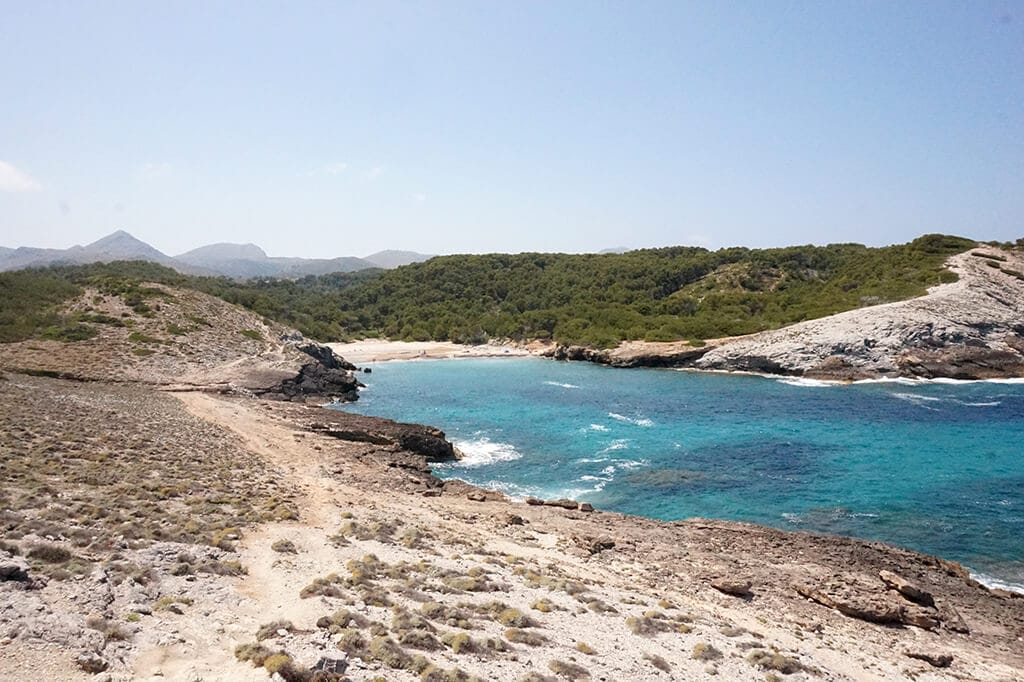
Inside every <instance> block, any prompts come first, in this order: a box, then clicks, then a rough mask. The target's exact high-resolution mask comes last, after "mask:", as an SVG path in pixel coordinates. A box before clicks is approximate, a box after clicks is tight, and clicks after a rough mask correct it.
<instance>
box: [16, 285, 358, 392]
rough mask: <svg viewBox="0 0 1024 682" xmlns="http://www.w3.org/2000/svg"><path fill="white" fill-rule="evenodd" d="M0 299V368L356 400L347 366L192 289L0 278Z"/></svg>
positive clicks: (276, 326)
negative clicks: (0, 323) (1, 295)
mask: <svg viewBox="0 0 1024 682" xmlns="http://www.w3.org/2000/svg"><path fill="white" fill-rule="evenodd" d="M47 283H49V284H50V285H52V286H50V287H47V286H46V284H47ZM0 292H3V294H4V299H5V300H4V302H3V303H2V304H0V322H2V325H0V331H2V335H0V369H6V370H11V371H18V372H28V373H32V374H39V375H43V376H61V377H66V378H72V379H76V380H80V381H119V382H120V381H132V382H139V383H143V384H149V385H153V386H159V387H163V388H173V387H177V388H188V387H191V388H201V389H203V390H217V391H220V390H243V391H248V392H250V393H255V394H259V395H266V396H268V397H279V398H285V399H297V400H301V399H303V398H304V397H305V396H307V395H317V396H322V395H327V396H331V397H335V398H339V399H354V398H355V396H356V394H355V391H356V388H357V385H358V382H357V381H356V380H355V377H354V376H353V374H352V372H351V370H352V369H354V368H353V367H352V366H351V365H348V364H347V363H343V362H341V361H340V360H338V359H337V358H336V357H335V356H334V355H333V354H332V353H331V352H330V351H329V350H328V349H326V348H325V347H323V346H320V345H319V344H316V343H313V342H310V341H308V340H306V339H304V338H303V337H302V336H301V334H298V333H297V332H295V331H293V330H290V329H288V328H286V327H283V326H282V325H280V324H277V323H274V322H270V321H266V320H263V319H262V318H260V317H259V316H257V315H254V314H253V313H251V312H249V311H246V310H244V309H242V308H239V307H236V306H233V305H230V304H228V303H226V302H224V301H223V300H221V299H218V298H216V297H213V296H210V295H208V294H204V293H201V292H198V291H194V290H191V289H182V288H176V287H172V286H167V285H166V284H157V283H151V282H146V281H145V280H140V279H135V278H130V277H124V276H110V275H107V276H97V277H95V278H92V279H91V280H90V281H89V282H88V283H86V284H84V286H77V285H75V284H71V283H69V282H67V281H62V280H42V279H40V278H39V277H37V276H34V275H33V273H5V274H3V275H0Z"/></svg>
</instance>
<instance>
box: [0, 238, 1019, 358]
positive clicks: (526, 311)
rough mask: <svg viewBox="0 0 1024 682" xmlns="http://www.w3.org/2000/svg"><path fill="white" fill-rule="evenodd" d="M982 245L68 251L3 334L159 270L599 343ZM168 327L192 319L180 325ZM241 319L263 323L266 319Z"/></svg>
mask: <svg viewBox="0 0 1024 682" xmlns="http://www.w3.org/2000/svg"><path fill="white" fill-rule="evenodd" d="M973 246H975V242H973V241H970V240H967V239H962V238H959V237H949V236H943V235H925V236H923V237H920V238H918V239H915V240H914V241H912V242H910V243H908V244H902V245H897V246H889V247H883V248H868V247H865V246H861V245H858V244H832V245H829V246H794V247H787V248H779V249H760V250H756V249H745V248H729V249H720V250H718V251H709V250H707V249H702V248H697V247H667V248H660V249H642V250H637V251H630V252H627V253H624V254H551V253H523V254H514V255H507V254H489V255H460V256H444V257H438V258H433V259H431V260H429V261H427V262H425V263H414V264H412V265H408V266H404V267H400V268H396V269H394V270H388V271H378V270H372V271H363V272H356V273H336V274H332V275H324V276H320V277H305V278H303V279H300V280H296V281H292V280H269V279H268V280H252V281H246V282H238V281H234V280H230V279H227V278H224V277H216V278H215V277H192V276H186V275H182V274H179V273H177V272H175V271H173V270H170V269H168V268H165V267H162V266H159V265H155V264H152V263H142V262H118V263H110V264H93V265H82V266H57V267H51V268H44V269H37V270H27V271H21V272H12V273H0V342H9V341H17V340H22V339H27V338H33V337H42V336H45V337H47V338H56V339H60V340H64V341H69V342H73V341H76V340H81V339H85V338H89V337H90V336H92V335H94V334H95V332H96V325H97V324H104V323H111V321H101V320H97V319H90V318H88V317H87V316H86V317H83V316H82V314H79V315H78V316H75V315H62V314H61V313H60V304H61V303H63V302H64V301H67V300H68V299H70V298H72V297H74V296H76V295H78V294H79V293H81V291H82V290H83V288H84V287H91V288H96V289H98V290H99V291H100V292H101V293H102V294H103V295H116V296H120V297H121V298H122V299H123V300H124V301H125V303H126V304H127V305H128V306H129V307H130V308H131V309H132V310H133V311H134V312H135V313H136V314H139V315H143V316H147V315H150V314H152V311H153V309H154V307H155V306H158V305H159V303H160V299H161V298H162V297H166V296H168V294H167V293H165V292H163V291H162V290H160V289H158V288H155V287H152V286H147V285H146V284H145V283H146V282H157V283H163V284H169V285H173V286H178V287H185V288H191V289H195V290H199V291H203V292H206V293H209V294H212V295H214V296H218V297H220V298H222V299H224V300H226V301H228V302H230V303H236V304H238V305H241V306H243V307H245V308H248V309H250V310H252V311H254V312H256V313H258V314H260V315H261V316H263V317H265V318H268V319H274V320H277V321H280V322H283V323H285V324H288V325H290V326H293V327H296V328H297V329H299V330H300V331H302V332H303V333H304V334H306V335H307V336H310V337H312V338H316V339H319V340H322V341H338V340H345V339H350V338H362V337H367V336H386V337H389V338H395V339H404V340H417V341H426V340H439V341H445V340H450V341H457V342H462V343H480V342H484V341H486V340H489V339H494V338H508V339H516V340H529V339H553V340H555V341H558V342H562V343H578V344H584V345H589V346H595V347H608V346H612V345H615V344H617V343H619V342H620V341H622V340H630V339H643V340H648V341H670V340H679V339H686V340H691V341H692V342H693V343H695V344H699V343H700V342H701V340H703V339H708V338H717V337H721V336H732V335H737V334H746V333H751V332H756V331H760V330H764V329H771V328H777V327H780V326H783V325H787V324H791V323H794V322H799V321H801V320H806V319H812V318H816V317H822V316H824V315H829V314H832V313H836V312H840V311H843V310H851V309H854V308H858V307H861V306H864V305H872V304H876V303H882V302H886V301H894V300H902V299H906V298H910V297H913V296H917V295H920V294H923V293H924V292H925V290H926V288H927V287H929V286H931V285H934V284H939V283H941V282H949V281H953V280H955V279H956V275H955V274H954V273H952V272H949V271H947V270H945V269H944V267H943V263H944V262H945V260H946V258H948V257H949V256H950V255H952V254H955V253H960V252H963V251H966V250H967V249H970V248H972V247H973ZM991 264H992V266H993V267H994V268H1000V267H1001V265H1002V264H1001V263H1000V262H999V261H995V260H993V261H991ZM1005 272H1007V274H1009V275H1011V276H1018V275H1019V273H1016V272H1014V271H1010V270H1006V271H1005ZM112 322H113V323H116V322H117V321H116V320H113V321H112ZM203 322H206V321H205V320H203ZM197 324H199V322H197ZM167 331H168V334H170V335H171V336H172V337H173V336H178V335H181V334H183V333H187V329H186V328H184V327H180V326H179V327H176V328H174V329H168V330H167ZM241 333H242V334H244V335H245V336H246V337H247V338H250V339H253V340H261V339H262V338H263V335H262V334H261V333H260V332H259V331H257V330H254V329H247V330H244V331H242V332H241Z"/></svg>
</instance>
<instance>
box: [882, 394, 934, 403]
mask: <svg viewBox="0 0 1024 682" xmlns="http://www.w3.org/2000/svg"><path fill="white" fill-rule="evenodd" d="M889 395H891V396H892V397H893V398H899V399H900V400H909V401H911V402H916V401H919V400H921V401H924V402H928V403H937V402H940V401H941V400H942V398H936V397H935V396H931V395H917V394H916V393H890V394H889Z"/></svg>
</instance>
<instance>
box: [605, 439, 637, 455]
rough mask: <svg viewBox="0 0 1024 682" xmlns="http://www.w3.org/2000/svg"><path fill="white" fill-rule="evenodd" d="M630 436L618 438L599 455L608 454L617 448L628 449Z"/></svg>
mask: <svg viewBox="0 0 1024 682" xmlns="http://www.w3.org/2000/svg"><path fill="white" fill-rule="evenodd" d="M629 442H630V441H629V439H628V438H617V439H615V440H613V441H612V442H611V443H609V444H608V447H606V448H605V449H603V450H601V451H600V452H598V453H597V454H598V455H607V454H608V453H609V452H615V451H616V450H628V449H629Z"/></svg>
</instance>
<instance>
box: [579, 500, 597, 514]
mask: <svg viewBox="0 0 1024 682" xmlns="http://www.w3.org/2000/svg"><path fill="white" fill-rule="evenodd" d="M580 511H581V512H592V511H594V505H592V504H590V503H589V502H580Z"/></svg>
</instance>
